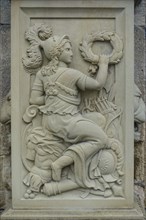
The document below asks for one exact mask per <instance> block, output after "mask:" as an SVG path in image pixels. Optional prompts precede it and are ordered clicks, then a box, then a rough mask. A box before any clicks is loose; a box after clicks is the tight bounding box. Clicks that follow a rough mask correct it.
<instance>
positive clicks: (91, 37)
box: [79, 32, 123, 65]
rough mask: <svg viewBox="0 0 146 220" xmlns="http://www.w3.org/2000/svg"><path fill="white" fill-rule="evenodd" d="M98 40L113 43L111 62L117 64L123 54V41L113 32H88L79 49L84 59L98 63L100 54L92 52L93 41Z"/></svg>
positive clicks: (110, 55)
mask: <svg viewBox="0 0 146 220" xmlns="http://www.w3.org/2000/svg"><path fill="white" fill-rule="evenodd" d="M96 41H102V42H103V41H109V42H110V44H111V45H112V48H113V50H112V53H111V54H109V55H108V56H109V64H117V63H118V62H120V60H121V58H122V56H123V41H122V39H121V38H120V37H119V36H118V35H117V34H116V33H113V32H100V33H98V32H94V33H91V34H87V35H86V36H85V37H84V38H83V40H82V42H81V43H80V46H79V50H80V52H81V55H82V57H83V58H84V60H86V61H88V62H90V63H92V64H93V65H94V64H95V65H98V61H99V56H100V55H97V54H94V53H93V52H92V46H93V43H94V42H96Z"/></svg>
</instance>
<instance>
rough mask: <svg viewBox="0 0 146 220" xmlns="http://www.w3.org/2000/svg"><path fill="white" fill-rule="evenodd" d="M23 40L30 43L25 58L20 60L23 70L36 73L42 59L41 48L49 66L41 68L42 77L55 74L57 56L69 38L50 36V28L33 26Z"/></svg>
mask: <svg viewBox="0 0 146 220" xmlns="http://www.w3.org/2000/svg"><path fill="white" fill-rule="evenodd" d="M25 38H26V40H27V41H29V43H30V47H29V48H28V49H27V51H26V56H25V57H23V58H22V63H23V65H24V67H25V69H26V70H27V71H28V72H30V73H33V71H34V72H36V71H38V69H39V68H40V67H41V66H42V63H43V58H42V53H41V48H42V49H43V50H44V53H45V55H46V57H47V59H48V60H49V61H50V62H49V64H48V65H47V66H45V67H43V68H42V74H43V75H46V74H47V75H48V74H49V75H50V74H53V73H55V72H56V70H57V68H58V64H59V56H60V55H61V53H62V51H63V46H64V45H65V43H67V42H69V43H70V41H69V37H68V36H66V35H64V36H62V37H59V36H52V28H50V27H48V26H47V25H45V24H39V25H34V26H32V27H30V28H29V30H28V31H26V33H25Z"/></svg>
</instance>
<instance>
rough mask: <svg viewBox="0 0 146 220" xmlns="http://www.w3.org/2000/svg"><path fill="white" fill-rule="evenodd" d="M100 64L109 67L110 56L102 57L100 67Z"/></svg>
mask: <svg viewBox="0 0 146 220" xmlns="http://www.w3.org/2000/svg"><path fill="white" fill-rule="evenodd" d="M100 64H105V65H108V64H109V56H108V55H100V57H99V65H100Z"/></svg>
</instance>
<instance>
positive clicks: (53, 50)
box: [41, 35, 70, 75]
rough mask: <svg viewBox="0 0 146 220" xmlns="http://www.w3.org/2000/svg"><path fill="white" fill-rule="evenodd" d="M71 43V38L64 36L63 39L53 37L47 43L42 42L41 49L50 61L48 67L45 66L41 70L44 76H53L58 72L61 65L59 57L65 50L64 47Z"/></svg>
mask: <svg viewBox="0 0 146 220" xmlns="http://www.w3.org/2000/svg"><path fill="white" fill-rule="evenodd" d="M67 42H69V43H70V40H69V37H68V36H66V35H64V36H63V37H59V36H53V37H50V38H49V39H48V40H46V41H45V42H42V44H41V47H42V48H43V50H44V53H45V55H46V57H47V58H48V60H50V62H49V64H48V65H47V66H44V67H43V68H42V70H41V72H42V75H52V74H54V73H55V72H56V70H57V68H58V65H59V57H60V55H61V53H62V52H63V50H64V45H65V44H66V43H67Z"/></svg>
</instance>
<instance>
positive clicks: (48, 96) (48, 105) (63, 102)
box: [30, 36, 118, 195]
mask: <svg viewBox="0 0 146 220" xmlns="http://www.w3.org/2000/svg"><path fill="white" fill-rule="evenodd" d="M40 47H42V48H43V50H44V53H45V56H46V57H47V59H48V61H49V62H48V64H47V65H46V66H44V67H42V69H41V70H40V71H39V72H38V73H37V74H36V77H35V80H34V83H33V86H32V89H31V96H30V104H32V105H38V106H39V110H40V111H41V112H42V113H43V119H42V127H43V129H44V130H45V131H47V133H48V135H50V137H51V140H52V137H54V143H55V141H56V138H57V141H56V144H57V142H60V143H62V144H63V145H64V146H65V150H64V152H63V153H62V155H61V156H60V157H58V158H57V159H56V160H55V161H54V162H53V163H52V164H50V168H51V172H52V173H51V176H52V180H53V181H56V182H59V181H61V178H62V170H63V168H65V167H68V166H70V165H71V167H72V169H71V172H69V175H68V178H69V179H71V180H73V182H74V183H75V185H74V186H70V187H69V186H67V185H66V190H71V189H72V188H77V187H82V188H88V189H91V190H92V189H93V190H98V189H101V188H102V187H101V184H103V185H104V189H103V191H104V190H105V189H106V188H110V187H109V186H108V184H106V181H104V180H103V179H102V177H101V175H98V174H97V173H96V172H95V169H97V164H96V165H95V159H96V158H95V157H94V156H95V155H96V154H97V153H98V152H99V151H100V150H101V149H107V148H110V144H109V139H108V137H107V135H106V134H105V132H104V131H103V129H102V128H101V126H100V125H99V124H100V122H101V120H102V121H103V122H104V123H105V118H104V116H102V115H101V114H100V113H96V114H94V116H95V117H94V118H96V120H95V121H93V117H92V119H90V116H91V114H84V115H82V114H81V113H80V110H79V105H80V102H81V97H80V91H81V90H82V91H85V90H87V89H88V90H100V89H101V88H102V87H103V86H104V84H105V82H106V79H107V74H108V63H109V57H108V56H106V55H101V56H100V59H99V70H98V74H97V76H96V79H93V78H90V77H88V76H86V75H85V74H83V73H82V72H80V71H78V70H75V69H71V68H69V67H68V66H69V64H70V63H71V61H72V58H73V52H72V46H71V42H70V40H69V37H68V36H62V37H60V36H51V37H50V38H48V39H47V40H45V41H41V43H40ZM98 119H99V120H98ZM93 158H94V159H93ZM116 179H117V180H118V178H116ZM114 181H115V180H114ZM48 182H50V180H48ZM67 184H68V183H67ZM47 187H48V188H49V183H47ZM42 191H43V192H44V193H45V194H48V195H51V193H49V192H46V188H45V186H44V189H43V190H42ZM64 191H65V190H64Z"/></svg>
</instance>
